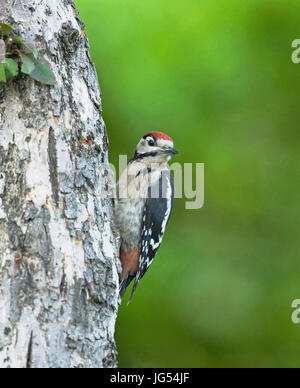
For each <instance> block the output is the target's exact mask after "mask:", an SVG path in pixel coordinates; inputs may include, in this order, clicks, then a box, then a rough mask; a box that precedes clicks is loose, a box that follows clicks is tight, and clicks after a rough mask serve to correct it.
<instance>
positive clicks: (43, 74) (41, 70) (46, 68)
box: [29, 57, 56, 85]
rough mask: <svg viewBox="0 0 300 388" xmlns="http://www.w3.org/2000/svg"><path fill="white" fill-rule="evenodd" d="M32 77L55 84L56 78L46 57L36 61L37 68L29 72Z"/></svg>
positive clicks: (43, 82) (48, 83) (45, 82)
mask: <svg viewBox="0 0 300 388" xmlns="http://www.w3.org/2000/svg"><path fill="white" fill-rule="evenodd" d="M29 75H30V77H31V78H33V79H35V80H36V81H39V82H41V83H42V84H45V85H55V84H56V79H55V75H54V73H53V71H52V70H51V66H50V63H49V62H48V61H47V59H45V58H44V57H42V58H40V59H39V60H36V61H35V69H34V70H33V71H32V72H31V73H30V74H29Z"/></svg>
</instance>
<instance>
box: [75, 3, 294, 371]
mask: <svg viewBox="0 0 300 388" xmlns="http://www.w3.org/2000/svg"><path fill="white" fill-rule="evenodd" d="M76 4H77V7H78V9H79V11H80V16H81V18H82V19H83V21H84V22H85V24H86V27H87V34H88V37H89V41H90V46H91V53H92V58H93V60H94V62H95V64H96V67H97V71H98V75H99V81H100V85H101V89H102V97H103V108H104V119H105V121H106V124H107V129H108V134H109V138H110V161H111V162H113V163H115V164H117V163H118V155H119V154H128V155H129V156H131V155H132V154H133V152H134V147H135V144H136V143H137V142H138V140H139V138H140V137H141V136H142V135H143V134H144V133H145V132H146V131H149V130H155V129H161V130H165V131H166V132H167V133H168V134H169V135H170V136H172V137H173V138H174V139H175V143H176V147H177V148H178V149H179V150H180V151H181V153H180V155H179V156H178V157H176V161H180V162H181V163H184V162H193V163H197V162H203V163H205V166H206V167H205V206H204V208H203V209H201V210H197V211H191V210H185V199H177V200H176V203H175V210H174V213H173V216H172V219H171V221H170V224H169V226H168V230H167V233H166V236H165V240H164V243H163V244H162V246H161V248H160V250H159V253H158V255H157V257H156V259H155V261H154V263H153V264H152V267H151V268H150V270H149V272H148V273H147V275H146V276H145V277H144V278H143V280H142V282H141V283H140V285H139V288H138V289H137V292H136V294H135V297H134V299H133V301H132V303H131V304H130V305H129V306H128V307H127V306H126V303H123V305H122V306H121V308H120V313H119V317H118V322H117V328H116V340H117V344H118V349H119V365H120V366H121V367H299V365H300V325H295V324H293V323H292V321H291V314H292V308H291V303H292V301H293V300H294V299H296V298H300V260H299V259H300V250H299V237H300V236H299V230H300V228H299V226H300V225H299V208H300V202H299V188H300V184H299V172H300V171H299V167H300V163H299V162H300V153H299V146H300V144H299V143H300V135H299V106H300V104H299V99H300V65H295V64H293V63H292V61H291V55H292V48H291V43H292V41H293V40H294V39H297V38H300V4H299V0H289V1H286V0H272V1H271V0H249V1H246V2H241V1H240V0H202V1H199V0H185V1H182V0H172V1H171V0H169V1H166V0H142V1H141V0H126V1H124V0H77V1H76ZM126 297H128V293H127V295H126Z"/></svg>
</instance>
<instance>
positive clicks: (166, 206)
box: [128, 170, 174, 303]
mask: <svg viewBox="0 0 300 388" xmlns="http://www.w3.org/2000/svg"><path fill="white" fill-rule="evenodd" d="M173 205H174V180H173V176H172V174H171V173H170V171H169V170H163V171H162V172H161V176H160V179H159V180H158V181H157V182H156V183H155V184H154V185H152V186H151V187H150V188H149V190H148V197H147V199H146V204H145V208H144V213H143V222H142V232H141V245H140V248H141V253H140V258H139V268H138V271H137V274H136V277H135V282H134V285H133V288H132V291H131V294H130V297H129V300H128V303H129V302H130V300H131V298H132V297H133V294H134V292H135V290H136V287H137V285H138V283H139V281H140V279H141V278H142V277H143V276H144V275H145V273H146V271H147V269H148V268H149V266H150V264H151V263H152V261H153V259H154V257H155V255H156V252H157V250H158V248H159V246H160V244H161V242H162V239H163V235H164V233H165V230H166V226H167V224H168V221H169V219H170V215H171V212H172V209H173Z"/></svg>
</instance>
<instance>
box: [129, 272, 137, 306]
mask: <svg viewBox="0 0 300 388" xmlns="http://www.w3.org/2000/svg"><path fill="white" fill-rule="evenodd" d="M138 284H139V280H138V279H137V278H135V282H134V285H133V287H132V290H131V293H130V297H129V299H128V302H127V306H128V305H129V303H130V301H131V299H132V297H133V295H134V293H135V290H136V288H137V285H138Z"/></svg>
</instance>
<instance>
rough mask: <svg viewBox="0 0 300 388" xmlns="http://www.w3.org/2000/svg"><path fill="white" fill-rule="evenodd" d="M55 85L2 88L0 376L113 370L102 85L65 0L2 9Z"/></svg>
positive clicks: (115, 262)
mask: <svg viewBox="0 0 300 388" xmlns="http://www.w3.org/2000/svg"><path fill="white" fill-rule="evenodd" d="M0 21H2V22H6V23H9V24H12V25H14V26H16V27H18V30H19V32H20V33H21V34H23V35H24V36H25V38H26V41H28V42H34V44H35V46H36V47H37V48H38V50H39V52H41V53H42V54H45V56H46V58H47V59H48V60H49V61H50V62H51V64H52V67H53V71H54V73H55V75H56V79H57V85H56V86H54V87H49V86H45V85H42V84H40V83H38V82H35V81H33V80H32V79H31V78H30V77H28V76H21V77H18V78H17V79H14V80H13V81H10V82H8V84H6V85H5V84H3V83H1V84H0V367H22V368H23V367H32V368H36V367H46V368H55V367H64V368H70V367H114V366H116V346H115V342H114V328H115V321H116V315H117V308H118V270H119V265H120V264H119V259H118V238H117V235H116V233H115V228H114V224H113V211H112V204H111V200H110V199H105V198H99V195H98V194H99V192H102V191H104V192H105V190H106V189H107V182H106V179H107V178H106V177H105V174H104V173H102V172H101V169H100V164H101V163H104V162H107V147H108V143H107V136H106V129H105V124H104V121H103V119H102V115H101V99H100V92H99V86H98V80H97V75H96V72H95V68H94V66H93V63H92V62H91V59H90V56H89V46H88V41H87V38H86V36H85V33H84V25H83V24H82V22H81V21H80V19H79V17H78V13H77V11H76V8H75V5H74V3H73V1H72V0H43V1H40V0H0Z"/></svg>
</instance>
